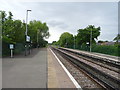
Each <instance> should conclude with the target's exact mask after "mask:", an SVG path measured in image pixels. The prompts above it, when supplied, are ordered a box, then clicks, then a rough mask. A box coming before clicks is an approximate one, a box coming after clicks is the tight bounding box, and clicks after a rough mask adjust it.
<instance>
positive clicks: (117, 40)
mask: <svg viewBox="0 0 120 90" xmlns="http://www.w3.org/2000/svg"><path fill="white" fill-rule="evenodd" d="M113 40H114V41H116V42H119V40H120V34H118V35H117V36H116V37H115V38H114V39H113Z"/></svg>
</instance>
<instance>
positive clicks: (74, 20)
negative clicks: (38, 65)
mask: <svg viewBox="0 0 120 90" xmlns="http://www.w3.org/2000/svg"><path fill="white" fill-rule="evenodd" d="M27 9H31V10H32V12H29V17H28V19H29V21H30V20H40V21H42V22H46V23H47V25H48V26H49V32H50V35H51V36H50V38H49V39H47V40H48V41H49V42H50V43H51V42H52V41H56V40H58V39H59V37H60V35H61V34H62V33H63V32H70V33H72V34H77V30H78V29H80V28H85V27H87V26H88V25H95V26H96V27H98V26H100V27H101V35H100V36H99V38H98V39H99V40H109V41H112V40H113V38H114V37H115V36H116V35H117V33H118V3H117V2H23V1H22V2H17V1H10V0H2V1H1V3H0V10H4V11H7V12H8V11H11V12H12V13H13V16H14V17H13V18H14V19H20V20H22V21H23V20H25V18H26V10H27Z"/></svg>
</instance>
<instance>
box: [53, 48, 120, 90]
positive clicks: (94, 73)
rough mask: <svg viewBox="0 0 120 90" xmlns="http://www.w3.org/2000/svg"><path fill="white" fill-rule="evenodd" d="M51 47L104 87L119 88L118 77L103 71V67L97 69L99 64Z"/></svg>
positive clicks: (113, 89) (116, 89)
mask: <svg viewBox="0 0 120 90" xmlns="http://www.w3.org/2000/svg"><path fill="white" fill-rule="evenodd" d="M52 49H53V50H55V51H57V52H58V53H59V54H60V55H61V56H62V57H64V58H66V59H68V60H70V62H71V63H73V64H74V65H76V66H77V67H78V68H80V69H82V70H83V71H84V72H86V73H87V74H89V75H90V76H91V77H92V78H94V79H95V80H97V81H98V82H100V83H101V84H102V85H103V86H105V87H106V89H108V90H111V89H112V90H119V88H120V85H119V83H120V80H119V78H116V77H114V76H111V75H110V74H108V73H106V71H105V72H104V70H105V69H103V70H102V71H101V70H100V69H99V68H100V66H99V67H98V65H97V64H95V63H92V62H89V61H87V60H83V59H82V58H80V57H78V56H76V55H75V54H72V53H69V52H68V51H65V50H61V49H56V48H52ZM93 65H94V66H93ZM101 67H102V66H101ZM104 68H105V67H104ZM112 73H113V72H112ZM116 73H117V72H116Z"/></svg>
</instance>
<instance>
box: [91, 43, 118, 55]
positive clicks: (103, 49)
mask: <svg viewBox="0 0 120 90" xmlns="http://www.w3.org/2000/svg"><path fill="white" fill-rule="evenodd" d="M118 47H119V46H115V45H93V46H92V51H93V52H98V53H104V54H109V55H114V56H120V55H119V53H118V51H120V50H119V49H120V48H118Z"/></svg>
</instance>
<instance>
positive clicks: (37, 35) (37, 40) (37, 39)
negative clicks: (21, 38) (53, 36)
mask: <svg viewBox="0 0 120 90" xmlns="http://www.w3.org/2000/svg"><path fill="white" fill-rule="evenodd" d="M37 48H38V31H37Z"/></svg>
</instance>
